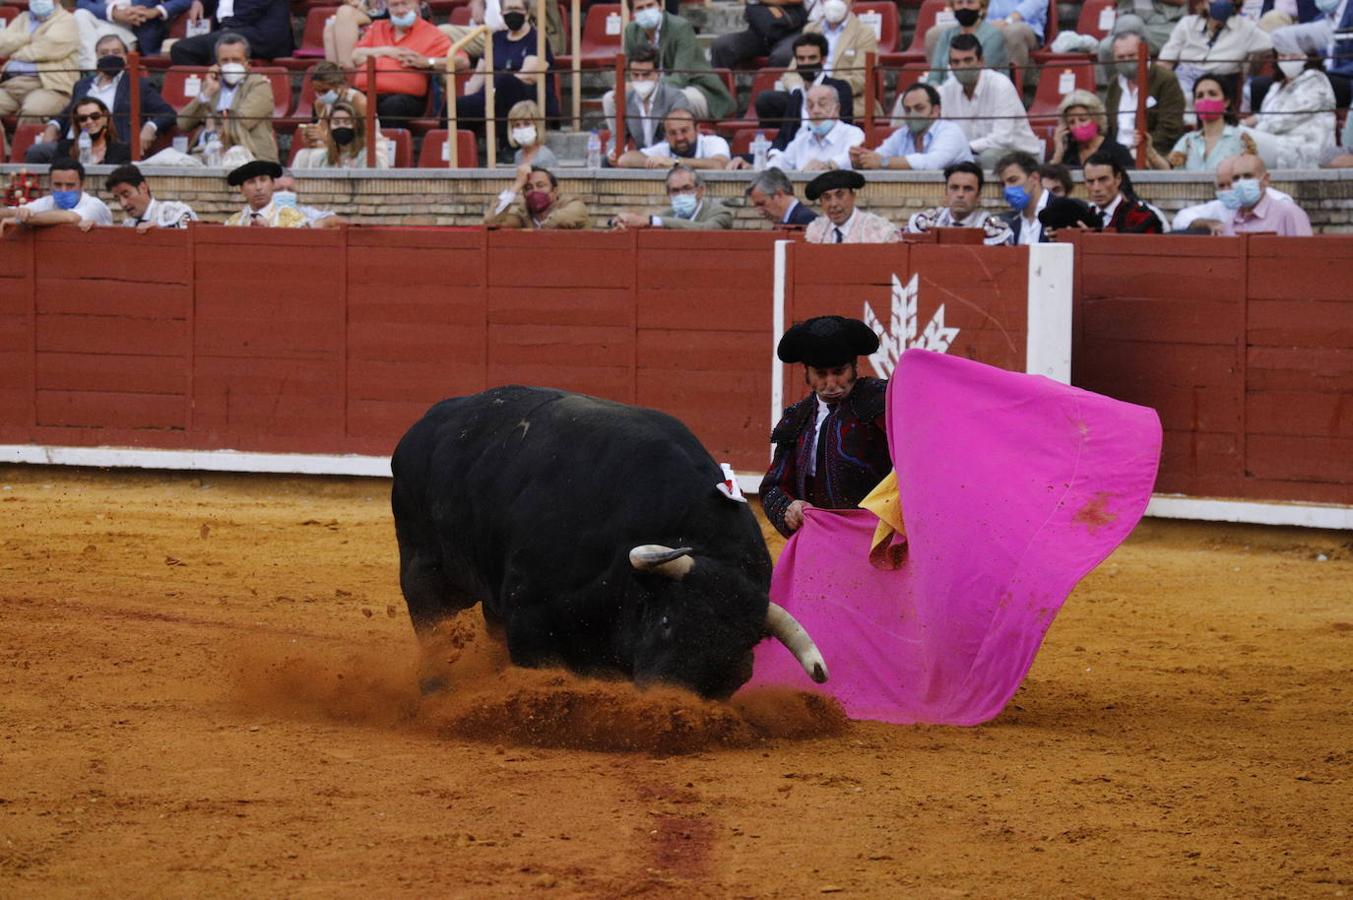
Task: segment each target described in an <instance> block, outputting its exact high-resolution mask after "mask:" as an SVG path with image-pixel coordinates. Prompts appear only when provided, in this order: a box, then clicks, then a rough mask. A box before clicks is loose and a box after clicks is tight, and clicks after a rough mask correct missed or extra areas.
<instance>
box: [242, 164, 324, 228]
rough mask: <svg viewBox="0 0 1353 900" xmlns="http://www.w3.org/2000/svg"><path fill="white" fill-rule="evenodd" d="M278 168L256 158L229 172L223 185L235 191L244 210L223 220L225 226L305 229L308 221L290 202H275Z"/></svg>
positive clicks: (294, 200) (279, 171) (279, 173)
mask: <svg viewBox="0 0 1353 900" xmlns="http://www.w3.org/2000/svg"><path fill="white" fill-rule="evenodd" d="M281 177H282V167H281V166H279V165H278V164H277V163H275V162H271V161H269V160H263V159H256V160H254V161H253V162H247V163H245V164H244V165H242V166H239V167H238V168H235V169H231V170H230V174H228V175H227V176H226V184H228V185H230V186H231V187H233V188H238V189H239V192H240V196H241V197H243V198H244V208H243V209H241V210H240V211H239V212H237V213H235V214H233V215H231V216H230V217H229V218H228V219H226V220H225V224H226V225H232V226H241V227H245V228H309V227H310V220H309V219H308V218H307V217H306V215H305V213H303V212H301V211H300V209H298V208H297V205H296V197H295V194H293V195H292V196H291V202H290V203H286V202H282V203H279V202H276V194H277V179H279V178H281Z"/></svg>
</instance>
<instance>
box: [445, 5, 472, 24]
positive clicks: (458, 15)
mask: <svg viewBox="0 0 1353 900" xmlns="http://www.w3.org/2000/svg"><path fill="white" fill-rule="evenodd" d="M450 24H452V25H461V26H464V25H469V24H470V7H468V6H457V7H455V8H454V9H452V10H451V18H450Z"/></svg>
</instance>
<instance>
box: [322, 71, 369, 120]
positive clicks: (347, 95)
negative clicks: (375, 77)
mask: <svg viewBox="0 0 1353 900" xmlns="http://www.w3.org/2000/svg"><path fill="white" fill-rule="evenodd" d="M310 85H311V87H312V88H313V89H314V91H315V103H314V109H315V124H319V123H320V122H323V121H324V120H325V119H327V118H328V117H329V110H331V109H333V107H334V104H335V103H338V102H339V101H340V100H341V101H342V102H344V103H346V104H348V105H349V106H351V107H352V109H353V112H355V113H357V117H358V118H359V119H363V120H365V119H366V94H364V93H363V92H362V91H359V90H357V89H356V88H355V87H353V86H352V85H350V84H348V76H347V75H346V74H344V72H343V70H342V69H340V68H339V67H338V65H337V64H336V63H331V62H322V63H316V64H315V68H314V69H313V70H312V71H311V73H310ZM377 121H379V120H377Z"/></svg>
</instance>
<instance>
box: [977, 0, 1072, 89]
mask: <svg viewBox="0 0 1353 900" xmlns="http://www.w3.org/2000/svg"><path fill="white" fill-rule="evenodd" d="M989 2H990V7H989V8H988V9H987V22H988V23H990V24H991V25H992V26H994V27H995V28H996V30H997V31H999V32H1000V33H1001V37H1003V38H1005V50H1006V53H1007V55H1008V56H1009V57H1010V64H1011V65H1013V66H1016V67H1017V68H1018V69H1019V70H1020V71H1022V72H1024V73H1025V75H1024V77H1025V78H1026V79H1029V80H1036V79H1037V74H1038V73H1037V71H1036V70H1032V69H1030V68H1029V54H1030V53H1033V52H1034V51H1035V50H1037V49H1038V48H1039V47H1041V46H1043V30H1044V29H1045V28H1046V27H1047V24H1048V7H1049V6H1051V7H1052V10H1053V15H1056V14H1057V0H989Z"/></svg>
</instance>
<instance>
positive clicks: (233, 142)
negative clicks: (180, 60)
mask: <svg viewBox="0 0 1353 900" xmlns="http://www.w3.org/2000/svg"><path fill="white" fill-rule="evenodd" d="M251 65H252V64H251V62H250V59H249V41H248V40H246V39H245V38H244V37H243V36H241V35H238V34H223V35H221V38H220V40H218V41H217V42H216V65H214V66H212V67H211V68H210V69H209V70H208V71H207V74H206V75H203V76H202V90H201V93H199V94H198V95H197V98H196V99H194V100H191V101H189V103H188V105H187V106H185V107H183V109H181V110H179V117H178V129H179V131H182V132H189V131H192V130H193V129H195V128H197V127H198V126H201V127H202V130H201V131H199V132H198V134H197V139H196V141H195V142H193V144H192V149H191V153H192V159H195V160H197V161H198V162H201V157H202V154H203V153H204V152H205V150H206V147H207V144H208V143H210V142H211V139H212V138H213V137H215V138H219V139H220V141H221V149H222V150H223V151H227V152H228V151H230V150H231V148H233V147H239V148H241V150H240V152H241V153H244V154H246V155H247V156H248V157H252V158H254V159H267V160H271V161H273V162H276V161H277V138H276V136H274V134H273V130H272V111H273V107H274V106H275V105H276V104H275V103H274V102H273V94H272V81H271V80H269V79H268V77H267V76H266V75H255V74H254V73H252V72H250V71H249V69H250V67H251ZM235 155H238V154H235ZM181 156H182V155H181V154H179V153H178V152H177V151H175V150H172V149H169V150H161V151H160V152H159V153H157V154H155V155H154V156H153V157H151V158H150V159H148V160H145V163H146V164H147V165H155V164H168V165H180V164H182V163H183V162H185V161H187V160H184V159H182V158H180V157H181Z"/></svg>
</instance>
